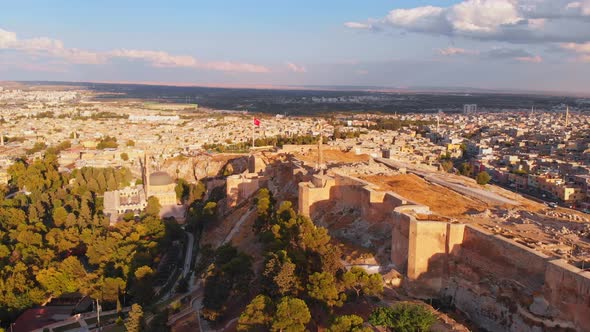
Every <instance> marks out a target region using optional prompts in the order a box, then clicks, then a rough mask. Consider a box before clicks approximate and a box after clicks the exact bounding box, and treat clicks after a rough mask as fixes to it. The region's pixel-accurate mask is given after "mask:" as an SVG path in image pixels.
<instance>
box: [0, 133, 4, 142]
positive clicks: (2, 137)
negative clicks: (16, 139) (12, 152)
mask: <svg viewBox="0 0 590 332" xmlns="http://www.w3.org/2000/svg"><path fill="white" fill-rule="evenodd" d="M0 146H4V133H3V132H1V131H0Z"/></svg>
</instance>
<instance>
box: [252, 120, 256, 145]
mask: <svg viewBox="0 0 590 332" xmlns="http://www.w3.org/2000/svg"><path fill="white" fill-rule="evenodd" d="M255 121H256V118H254V120H252V148H254V130H255V128H256V124H255Z"/></svg>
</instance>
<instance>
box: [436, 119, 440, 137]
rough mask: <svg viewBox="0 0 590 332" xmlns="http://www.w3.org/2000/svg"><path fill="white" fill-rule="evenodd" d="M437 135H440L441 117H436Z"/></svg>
mask: <svg viewBox="0 0 590 332" xmlns="http://www.w3.org/2000/svg"><path fill="white" fill-rule="evenodd" d="M436 133H437V134H438V133H440V115H437V116H436Z"/></svg>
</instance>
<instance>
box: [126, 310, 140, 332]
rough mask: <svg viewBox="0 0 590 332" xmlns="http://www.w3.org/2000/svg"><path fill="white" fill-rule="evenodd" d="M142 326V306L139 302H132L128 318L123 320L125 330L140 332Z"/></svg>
mask: <svg viewBox="0 0 590 332" xmlns="http://www.w3.org/2000/svg"><path fill="white" fill-rule="evenodd" d="M142 327H143V308H142V307H141V306H140V305H139V304H133V305H132V306H131V311H129V318H127V322H125V330H127V332H140V331H141V330H142Z"/></svg>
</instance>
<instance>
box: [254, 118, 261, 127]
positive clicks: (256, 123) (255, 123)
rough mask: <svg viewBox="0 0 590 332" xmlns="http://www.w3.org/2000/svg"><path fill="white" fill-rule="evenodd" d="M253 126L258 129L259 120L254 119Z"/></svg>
mask: <svg viewBox="0 0 590 332" xmlns="http://www.w3.org/2000/svg"><path fill="white" fill-rule="evenodd" d="M254 125H255V126H256V127H260V120H258V119H257V118H254Z"/></svg>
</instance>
